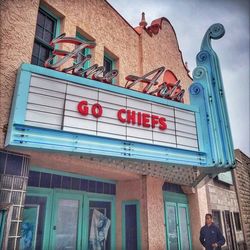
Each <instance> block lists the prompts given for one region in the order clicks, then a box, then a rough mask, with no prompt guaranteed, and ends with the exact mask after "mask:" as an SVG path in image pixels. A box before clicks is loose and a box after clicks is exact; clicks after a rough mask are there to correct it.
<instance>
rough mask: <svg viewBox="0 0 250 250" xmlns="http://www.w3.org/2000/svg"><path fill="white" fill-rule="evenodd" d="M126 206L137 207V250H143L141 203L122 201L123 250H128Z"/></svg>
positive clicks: (137, 201)
mask: <svg viewBox="0 0 250 250" xmlns="http://www.w3.org/2000/svg"><path fill="white" fill-rule="evenodd" d="M126 205H136V225H137V249H138V250H141V218H140V210H141V208H140V201H139V200H128V201H122V250H125V249H126V227H125V226H126V225H125V224H126V218H125V207H126Z"/></svg>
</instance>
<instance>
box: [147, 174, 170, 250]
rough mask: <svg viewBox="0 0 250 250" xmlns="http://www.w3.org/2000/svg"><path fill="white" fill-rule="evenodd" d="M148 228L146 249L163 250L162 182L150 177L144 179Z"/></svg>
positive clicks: (164, 234)
mask: <svg viewBox="0 0 250 250" xmlns="http://www.w3.org/2000/svg"><path fill="white" fill-rule="evenodd" d="M144 178H145V179H144V187H145V188H144V190H145V192H146V193H145V195H146V199H145V201H146V212H147V223H148V225H147V228H148V249H155V250H156V249H157V250H163V249H164V250H165V249H166V233H165V220H164V201H163V193H162V186H163V184H164V180H163V179H160V178H155V177H151V176H147V177H144Z"/></svg>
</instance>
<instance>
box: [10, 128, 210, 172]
mask: <svg viewBox="0 0 250 250" xmlns="http://www.w3.org/2000/svg"><path fill="white" fill-rule="evenodd" d="M8 145H11V146H12V147H13V146H15V148H17V147H23V146H25V147H26V148H30V149H34V148H39V150H48V149H49V150H54V151H56V152H71V153H75V154H78V155H79V154H81V153H82V154H94V155H103V156H113V157H122V158H128V159H131V158H132V159H140V160H150V161H157V162H165V163H169V164H173V163H174V164H183V165H191V166H194V165H196V166H204V167H206V166H207V164H206V155H205V153H202V152H196V151H190V150H183V149H176V148H167V147H163V146H156V145H149V144H143V143H134V142H128V141H121V140H116V139H109V138H104V137H98V136H91V135H83V134H76V133H70V132H64V131H63V132H62V131H58V130H52V129H43V128H37V127H32V126H25V125H18V124H14V125H13V139H12V141H10V142H9V143H8Z"/></svg>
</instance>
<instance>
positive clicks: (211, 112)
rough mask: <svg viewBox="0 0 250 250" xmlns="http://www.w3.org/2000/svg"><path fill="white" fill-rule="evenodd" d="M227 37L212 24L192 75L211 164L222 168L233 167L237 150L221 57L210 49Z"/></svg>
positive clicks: (194, 100)
mask: <svg viewBox="0 0 250 250" xmlns="http://www.w3.org/2000/svg"><path fill="white" fill-rule="evenodd" d="M224 34H225V29H224V27H223V25H221V24H214V25H212V26H211V27H210V28H209V29H208V31H207V32H206V34H205V36H204V38H203V41H202V45H201V51H200V52H199V53H198V55H197V68H196V69H195V70H194V72H193V77H194V82H193V84H192V85H191V86H190V94H191V95H190V101H191V104H193V105H200V118H201V127H202V134H203V142H204V143H203V146H205V148H204V150H205V151H206V152H208V156H210V157H208V159H209V158H210V159H209V161H210V163H212V164H214V166H219V167H233V166H235V158H234V149H233V141H232V135H231V130H230V123H229V118H228V112H227V106H226V100H225V94H224V87H223V81H222V77H221V71H220V65H219V60H218V57H217V55H216V53H215V52H214V50H213V49H212V46H211V39H219V38H221V37H222V36H223V35H224ZM205 139H206V140H207V143H205V141H204V140H205ZM207 150H208V151H207Z"/></svg>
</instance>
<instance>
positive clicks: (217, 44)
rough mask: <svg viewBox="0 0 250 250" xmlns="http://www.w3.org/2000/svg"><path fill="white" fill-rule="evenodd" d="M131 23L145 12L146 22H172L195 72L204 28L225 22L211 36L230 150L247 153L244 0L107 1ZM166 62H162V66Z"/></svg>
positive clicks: (249, 9) (247, 7) (248, 9)
mask: <svg viewBox="0 0 250 250" xmlns="http://www.w3.org/2000/svg"><path fill="white" fill-rule="evenodd" d="M108 2H109V3H110V4H111V5H112V6H113V7H114V8H115V9H116V10H117V11H118V12H119V13H120V14H121V15H122V16H123V17H124V18H125V19H126V20H127V21H128V22H129V23H130V24H131V25H132V26H133V27H136V26H138V24H139V22H140V19H141V13H142V12H145V15H146V21H147V23H148V25H150V24H151V22H152V21H153V20H154V19H157V18H159V17H166V18H167V19H168V20H169V21H170V22H171V24H172V25H173V27H174V29H175V32H176V35H177V39H178V42H179V47H180V50H181V51H182V54H183V59H184V61H187V62H188V67H189V69H190V70H191V72H192V71H193V69H194V68H195V67H196V62H195V57H196V54H197V53H198V52H199V49H200V45H201V41H202V38H203V36H204V34H205V32H206V30H207V29H208V28H209V26H211V25H212V24H214V23H218V22H219V23H221V24H223V25H224V27H225V30H226V34H225V35H224V37H223V38H221V39H220V40H213V41H212V46H213V48H214V50H215V51H216V53H217V55H218V56H219V60H220V66H221V70H222V77H223V82H224V88H225V92H226V93H225V94H226V98H227V107H228V112H229V118H230V123H231V130H232V135H233V141H234V148H235V149H236V148H239V149H240V150H241V151H243V152H244V153H245V154H247V155H248V156H250V134H249V130H250V122H249V116H250V101H249V99H250V97H249V95H250V88H249V85H250V82H249V46H250V39H249V30H250V25H249V23H250V15H249V13H250V1H248V0H209V1H208V0H133V1H131V0H108ZM163 66H164V65H163Z"/></svg>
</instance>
